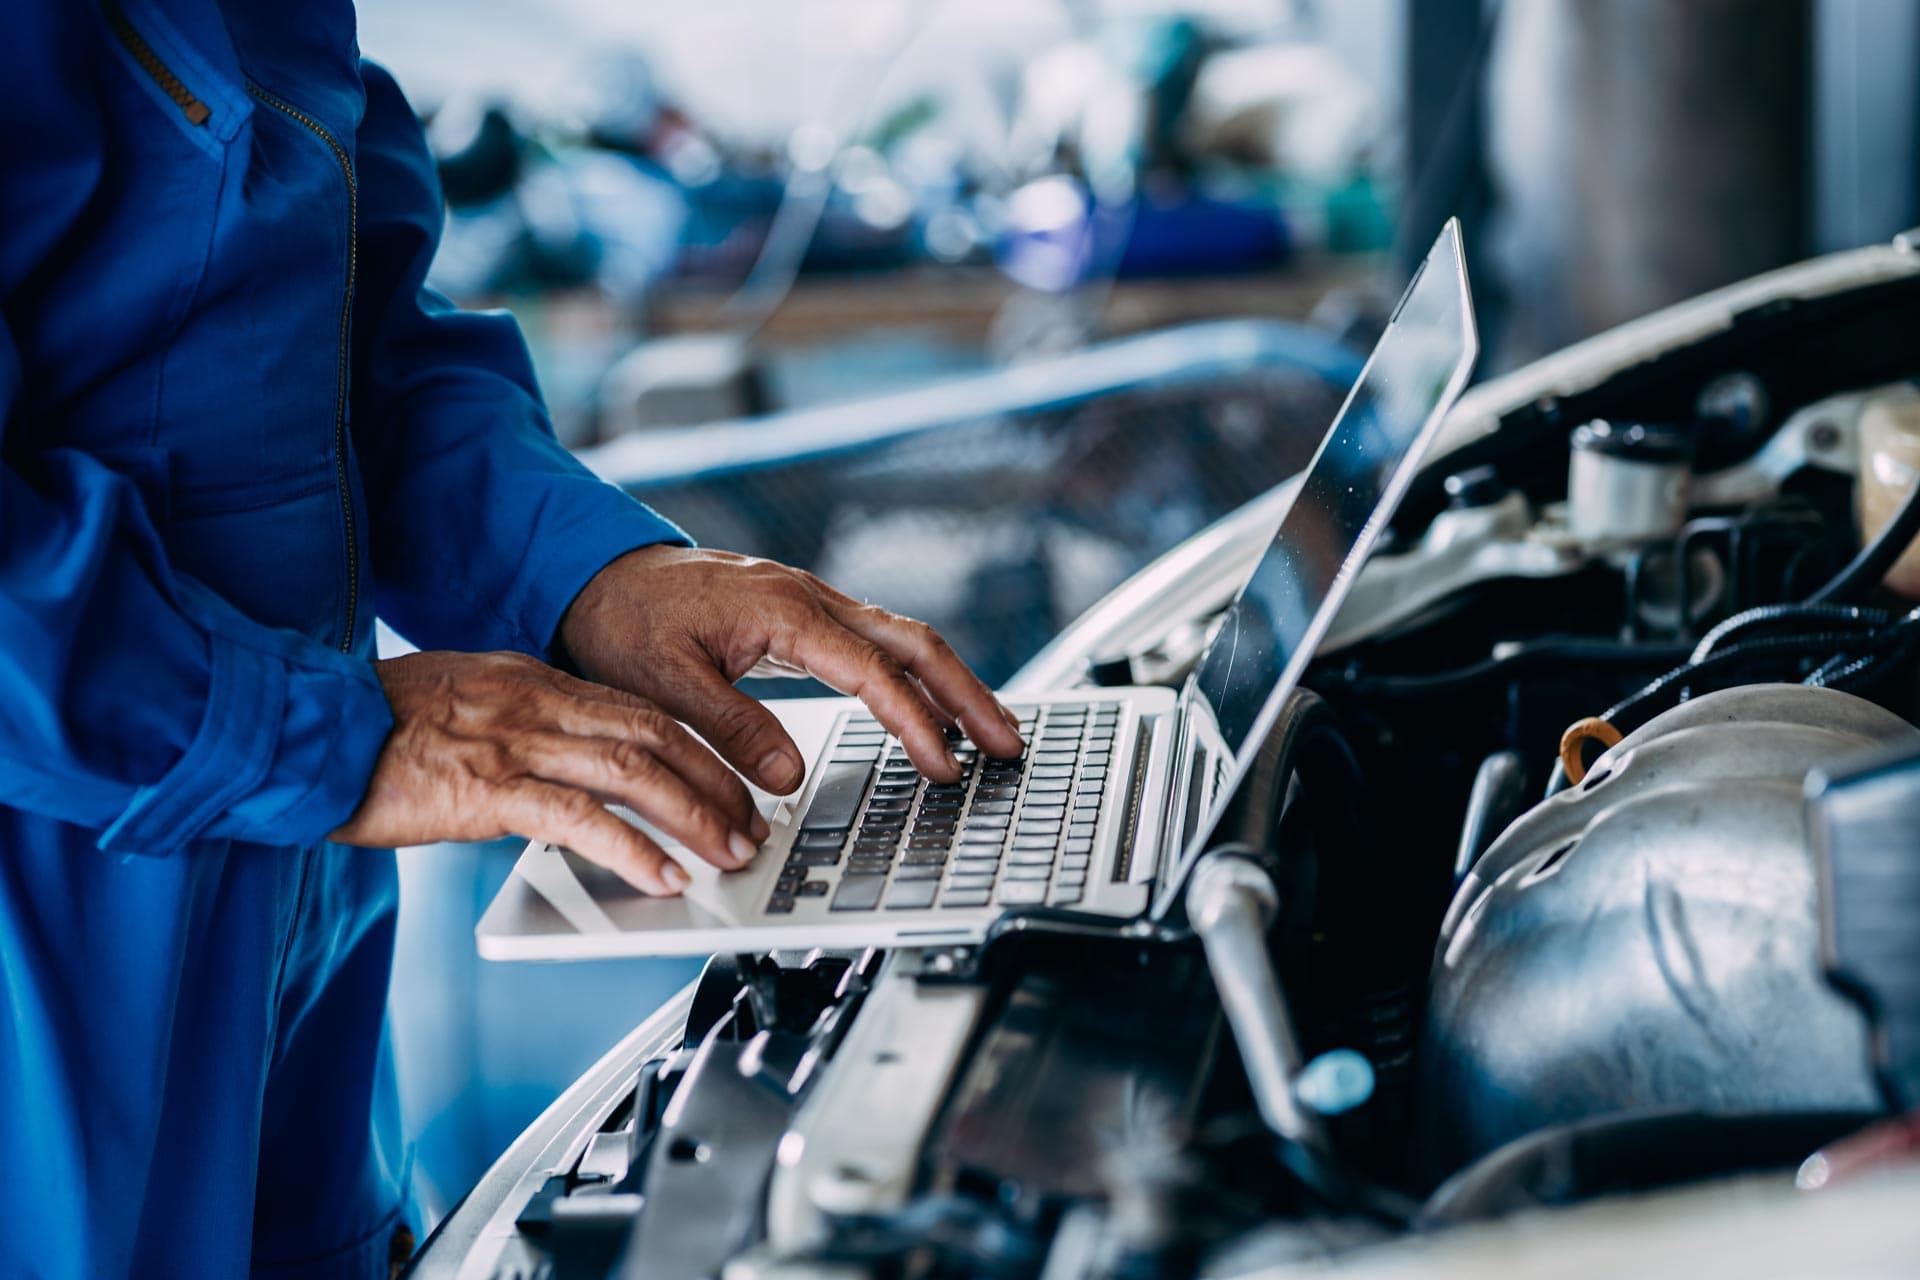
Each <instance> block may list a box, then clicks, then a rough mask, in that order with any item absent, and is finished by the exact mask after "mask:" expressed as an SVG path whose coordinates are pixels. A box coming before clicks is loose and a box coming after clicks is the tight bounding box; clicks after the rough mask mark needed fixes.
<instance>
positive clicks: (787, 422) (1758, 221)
mask: <svg viewBox="0 0 1920 1280" xmlns="http://www.w3.org/2000/svg"><path fill="white" fill-rule="evenodd" d="M361 47H362V50H363V52H364V53H365V54H366V56H368V57H371V58H374V59H376V60H378V61H381V62H383V63H385V64H386V65H388V66H389V67H390V68H391V69H392V70H394V72H395V73H396V74H397V75H398V76H399V78H400V80H401V83H402V84H403V85H404V86H406V87H407V89H408V90H409V93H410V95H411V96H412V99H413V102H414V105H415V107H416V109H417V110H419V111H420V112H421V114H422V116H423V117H424V118H426V119H427V121H428V124H429V136H430V139H431V141H432V143H433V145H434V147H435V150H436V153H437V155H438V157H439V159H440V163H441V170H442V180H443V185H444V188H445V192H446V196H447V203H448V225H447V231H446V238H445V241H444V243H443V246H442V250H441V253H440V257H439V259H438V260H437V263H436V266H435V271H434V277H433V283H434V284H435V285H436V286H437V287H438V288H440V289H441V290H443V291H444V292H446V293H448V294H449V295H450V296H452V297H454V298H455V299H457V300H458V301H460V302H462V303H465V304H467V305H474V306H504V307H507V308H510V309H511V310H513V311H514V312H515V313H516V314H517V315H518V316H519V318H520V320H521V322H522V324H523V326H524V328H525V330H526V332H527V336H528V340H529V342H530V344H531V346H532V348H533V351H534V355H535V359H536V362H537V363H538V365H539V367H540V370H541V374H542V378H543V382H544V385H545V388H546V392H547V395H548V398H549V401H550V403H551V408H552V412H553V418H554V424H555V428H556V430H557V431H558V433H559V434H560V436H561V438H562V439H563V440H564V441H565V442H566V443H568V444H569V445H570V446H572V447H574V448H575V449H577V450H579V451H580V452H581V454H582V456H583V457H585V458H586V459H587V460H588V461H589V462H590V463H591V464H592V465H594V466H595V467H596V468H597V469H599V470H600V471H601V472H602V473H603V474H604V475H607V476H608V477H609V478H611V479H614V480H616V481H618V482H620V483H623V484H625V485H627V486H628V487H629V488H631V489H632V490H633V491H634V492H636V493H637V494H639V495H640V496H641V497H643V498H645V499H646V500H647V501H649V502H651V503H653V504H654V505H655V506H657V507H658V508H659V509H660V510H662V511H663V512H665V513H666V514H667V515H669V516H671V517H672V518H674V519H676V520H678V521H680V522H681V523H682V524H683V525H684V526H685V527H686V528H687V529H688V530H689V531H690V532H692V533H693V534H694V535H695V536H696V537H698V538H699V539H700V540H701V541H703V542H706V543H709V544H712V545H718V546H726V547H731V548H734V549H738V550H743V551H751V552H755V553H759V554H766V555H772V556H777V557H780V558H782V559H785V560H788V561H790V562H793V563H798V564H801V565H804V566H805V567H807V568H810V569H814V570H815V571H817V572H820V573H822V574H823V575H826V576H828V577H830V578H832V579H833V580H834V581H836V582H837V583H838V584H839V585H841V586H842V587H844V588H845V589H847V590H849V591H851V592H853V593H855V594H858V595H863V596H866V597H869V598H872V599H874V600H876V601H879V602H881V603H884V604H886V605H888V606H889V607H892V608H896V609H900V610H903V611H907V612H912V613H915V614H918V615H919V616H922V617H925V618H927V619H928V620H929V621H932V622H934V623H936V624H937V625H939V626H940V627H941V628H942V629H943V630H944V631H946V632H947V633H948V635H949V636H950V638H951V639H953V640H954V642H955V644H956V646H957V647H958V648H959V649H960V650H961V652H962V653H963V655H964V656H966V657H967V658H968V659H969V660H970V661H972V662H974V663H975V664H976V666H978V667H979V668H980V669H981V671H982V672H983V673H984V674H986V675H988V676H989V677H991V678H995V679H1000V678H1004V677H1006V676H1007V675H1009V674H1011V673H1012V672H1013V671H1014V670H1015V669H1017V668H1018V666H1019V665H1020V664H1021V663H1022V662H1024V661H1025V660H1026V659H1027V658H1029V657H1031V656H1032V655H1033V653H1034V652H1035V651H1037V650H1038V648H1039V647H1040V646H1041V645H1043V644H1044V643H1045V642H1046V641H1047V639H1048V638H1049V637H1050V636H1051V635H1052V634H1054V632H1055V631H1057V630H1058V629H1059V627H1060V626H1061V625H1063V624H1064V623H1065V622H1066V621H1068V620H1070V619H1071V618H1072V617H1073V616H1074V615H1075V614H1077V613H1078V612H1079V611H1080V610H1081V609H1083V608H1085V607H1086V606H1087V605H1088V604H1090V603H1092V602H1093V601H1094V600H1095V599H1097V598H1098V597H1099V596H1100V595H1102V594H1103V593H1104V592H1106V591H1107V590H1109V589H1110V588H1112V587H1113V586H1114V585H1116V584H1117V583H1119V582H1120V581H1121V580H1122V579H1123V578H1124V577H1125V576H1126V575H1127V574H1128V573H1130V572H1132V571H1133V570H1134V569H1137V568H1139V567H1140V566H1141V565H1143V564H1145V563H1146V562H1147V561H1149V560H1150V559H1152V558H1153V557H1154V556H1155V555H1157V554H1158V553H1159V552H1161V551H1164V550H1166V549H1167V548H1168V547H1170V546H1172V545H1173V544H1174V543H1176V542H1178V541H1179V540H1181V539H1182V538H1184V537H1186V536H1188V535H1189V534H1191V533H1193V532H1194V531H1196V530H1197V529H1199V528H1201V527H1203V526H1204V525H1206V524H1207V523H1209V522H1210V521H1212V520H1214V519H1216V518H1218V517H1219V516H1221V515H1223V514H1225V513H1226V512H1227V511H1229V510H1231V509H1232V508H1233V507H1235V506H1237V505H1239V504H1240V503H1241V502H1243V501H1245V500H1246V499H1247V498H1249V497H1251V496H1252V495H1253V494H1255V493H1258V492H1260V491H1262V490H1264V489H1265V488H1267V487H1269V486H1271V485H1272V484H1274V483H1275V482H1277V481H1278V480H1279V479H1281V478H1283V477H1284V476H1285V475H1287V474H1289V473H1290V472H1291V471H1292V470H1294V469H1296V468H1297V467H1298V466H1299V465H1300V463H1301V462H1303V461H1304V459H1305V457H1306V455H1307V453H1308V452H1310V451H1311V449H1312V447H1313V446H1314V444H1315V443H1317V441H1318V438H1319V435H1320V432H1321V430H1322V429H1323V428H1324V426H1325V424H1326V422H1327V421H1328V420H1329V418H1330V416H1331V414H1332V412H1333V410H1334V409H1335V408H1336V407H1337V405H1338V402H1339V399H1340V396H1341V393H1342V391H1343V390H1344V388H1345V386H1346V384H1347V383H1348V381H1350V380H1351V378H1352V376H1353V375H1354V373H1355V372H1356V370H1357V361H1356V358H1355V355H1354V353H1355V352H1364V351H1365V350H1366V348H1367V346H1368V345H1369V342H1370V340H1371V336H1372V333H1373V332H1374V331H1375V329H1376V328H1377V326H1378V325H1379V324H1380V322H1381V319H1382V317H1381V313H1380V309H1381V306H1382V301H1383V299H1386V300H1390V299H1391V298H1392V296H1393V295H1394V294H1395V293H1397V291H1398V289H1399V287H1400V285H1401V283H1402V280H1403V277H1402V275H1401V271H1402V268H1403V266H1404V265H1405V264H1407V263H1409V262H1410V261H1411V260H1412V259H1414V258H1416V257H1417V256H1418V255H1419V254H1420V253H1421V252H1422V251H1423V250H1424V248H1425V246H1426V245H1427V243H1428V242H1429V241H1430V240H1431V238H1432V236H1433V234H1434V232H1435V231H1436V230H1437V228H1438V226H1439V224H1440V223H1441V222H1442V221H1443V220H1444V219H1445V218H1446V217H1447V216H1449V215H1454V214H1457V215H1459V216H1461V217H1462V218H1463V220H1464V221H1465V222H1466V224H1467V228H1468V238H1469V243H1470V245H1471V246H1473V253H1474V257H1475V259H1476V261H1475V263H1474V268H1475V279H1476V288H1477V289H1478V291H1479V295H1480V296H1479V297H1478V299H1477V301H1478V304H1479V307H1480V311H1481V320H1482V324H1483V328H1484V329H1485V331H1486V334H1487V336H1488V338H1489V340H1490V341H1489V351H1488V356H1487V358H1486V359H1485V360H1484V361H1483V365H1482V374H1483V375H1484V374H1487V373H1493V372H1498V371H1499V370H1500V369H1502V368H1507V367H1512V366H1513V365H1516V364H1518V363H1522V362H1524V361H1525V360H1527V359H1530V358H1532V357H1533V356H1536V355H1539V354H1541V353H1543V352H1546V351H1551V350H1553V349H1555V348H1557V347H1560V346H1563V345H1565V344H1566V343H1567V342H1570V341H1573V340H1575V339H1577V338H1579V337H1582V336H1584V335H1586V334H1590V333H1593V332H1597V331H1599V330H1601V329H1604V328H1606V327H1608V326H1609V325H1612V324H1614V323H1617V322H1620V321H1623V320H1626V319H1629V318H1632V317H1634V316H1638V315H1641V314H1644V313H1645V312H1647V311H1650V310H1652V309H1654V308H1657V307H1659V306H1662V305H1664V304H1666V303H1669V302H1673V301H1677V300H1680V299H1683V298H1686V297H1690V296H1693V295H1695V294H1698V293H1700V292H1702V291H1704V290H1706V289H1709V288H1712V287H1714V286H1716V285H1719V284H1723V283H1727V282H1730V281H1733V280H1737V279H1740V278H1742V277H1745V276H1749V275H1752V274H1755V273H1756V272H1759V271H1763V270H1767V269H1769V268H1772V267H1775V266H1779V265H1782V264H1785V263H1788V262H1792V261H1795V260H1797V259H1800V258H1804V257H1807V256H1810V255H1812V254H1814V253H1818V252H1823V251H1827V250H1832V249H1839V248H1846V247H1851V246H1854V245H1858V244H1863V243H1868V242H1871V241H1875V240H1881V239H1885V238H1887V237H1889V236H1891V235H1893V234H1895V233H1896V232H1898V231H1900V230H1902V229H1903V228H1906V227H1910V226H1913V225H1914V224H1915V223H1920V105H1917V104H1920V0H1689V2H1688V3H1686V4H1678V3H1672V2H1671V0H1508V2H1507V3H1504V4H1502V3H1497V2H1496V0H1317V2H1313V0H1297V2H1293V3H1289V2H1287V0H1187V2H1186V3H1178V4H1175V3H1163V2H1161V0H1126V2H1122V0H1057V2H1054V0H805V3H780V2H778V0H706V2H705V3H703V4H700V5H680V4H666V3H650V2H648V0H620V2H619V3H614V2H612V0H363V2H362V5H361ZM384 640H385V642H386V643H387V644H388V645H389V646H390V647H391V646H394V645H398V644H399V643H400V642H399V641H398V640H397V638H394V637H391V636H388V637H384ZM775 691H780V692H800V691H803V690H798V689H791V690H769V692H775ZM517 851H518V850H517V847H516V846H515V845H514V844H513V843H512V842H502V843H498V844H493V845H486V846H478V847H464V846H439V847H435V848H431V849H421V850H410V851H407V852H406V853H405V854H404V856H403V859H402V864H401V865H402V875H403V881H404V884H405V896H404V905H403V912H402V936H401V944H400V948H401V954H400V957H399V960H398V963H397V966H396V974H395V979H394V1001H393V1018H394V1048H395V1053H396V1056H397V1060H398V1064H399V1068H400V1073H401V1082H402V1093H403V1099H402V1101H403V1109H404V1111H405V1114H406V1117H407V1122H408V1126H409V1128H410V1129H411V1131H412V1132H413V1133H414V1134H415V1135H416V1137H417V1146H416V1163H415V1177H416V1184H417V1187H418V1190H419V1192H420V1195H421V1199H422V1205H423V1207H424V1208H425V1210H426V1211H427V1213H428V1215H429V1216H430V1217H434V1216H438V1215H439V1214H440V1213H442V1212H444V1211H445V1209H446V1208H447V1207H449V1206H450V1205H451V1204H452V1203H453V1202H454V1201H455V1200H457V1199H458V1197H459V1196H460V1195H461V1194H462V1192H463V1191H464V1190H465V1188H466V1187H467V1186H468V1185H470V1184H471V1183H472V1182H473V1181H474V1180H475V1179H476V1178H477V1177H478V1176H479V1175H480V1173H481V1172H483V1171H484V1170H485V1168H486V1167H487V1165H488V1164H489V1163H490V1162H491V1161H492V1160H493V1158H494V1157H495V1156H497V1155H498V1154H499V1152H500V1151H501V1150H502V1149H504V1147H505V1146H506V1144H507V1143H508V1142H510V1141H511V1140H512V1138H513V1137H514V1136H515V1135H516V1134H517V1133H518V1132H519V1131H520V1130H521V1128H523V1127H524V1126H525V1125H526V1123H527V1122H528V1121H530V1120H531V1119H532V1118H533V1116H534V1115H536V1114H537V1113H538V1112H539V1111H540V1109H541V1108H542V1107H544V1105H545V1104H546V1103H547V1102H548V1101H550V1100H551V1099H552V1098H553V1096H554V1095H555V1094H556V1093H557V1092H558V1091H559V1090H560V1089H561V1088H562V1087H563V1086H564V1085H565V1084H566V1083H568V1082H569V1081H570V1080H572V1079H573V1077H574V1076H576V1075H577V1074H578V1073H579V1072H580V1071H581V1070H582V1069H584V1068H585V1067H586V1066H587V1065H588V1064H589V1063H591V1062H592V1061H593V1059H594V1058H596V1057H597V1056H598V1055H599V1054H600V1053H602V1052H603V1051H604V1050H605V1049H606V1048H608V1047H609V1046H610V1045H611V1044H612V1043H613V1042H614V1041H615V1040H616V1039H617V1038H618V1037H619V1036H620V1035H622V1034H624V1033H625V1032H626V1031H628V1030H630V1029H631V1028H632V1026H633V1025H634V1024H635V1023H636V1022H637V1021H638V1020H639V1019H641V1018H642V1017H644V1016H645V1014H646V1013H647V1012H649V1011H650V1010H651V1009H652V1008H653V1007H654V1006H655V1005H657V1004H658V1003H659V1002H660V1001H661V1000H663V999H664V998H665V997H666V996H667V995H668V994H669V993H670V992H671V991H673V990H674V989H676V988H677V987H679V986H680V985H681V984H682V983H684V982H685V981H686V980H687V979H688V978H690V977H691V976H692V974H693V972H694V971H695V966H692V965H688V964H682V963H668V962H646V963H641V962H634V963H601V964H582V965H565V966H497V965H482V964H480V963H479V962H478V961H477V960H476V959H474V957H473V947H472V936H471V931H472V927H473V924H474V922H475V920H477V918H478V916H479V913H480V912H481V910H482V909H483V908H484V907H485V905H486V903H487V901H488V900H489V898H490V897H491V895H492V893H493V891H494V890H495V889H496V888H497V887H498V885H499V884H500V882H501V881H502V879H503V878H504V877H505V875H506V874H507V870H508V868H509V867H510V866H511V863H512V860H513V858H514V856H515V855H516V853H517Z"/></svg>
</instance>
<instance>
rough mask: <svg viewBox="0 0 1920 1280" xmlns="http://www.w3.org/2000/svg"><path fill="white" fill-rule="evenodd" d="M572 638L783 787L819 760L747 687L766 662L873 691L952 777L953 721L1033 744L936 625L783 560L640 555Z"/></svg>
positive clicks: (601, 586) (589, 666) (768, 782)
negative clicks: (803, 750) (809, 758)
mask: <svg viewBox="0 0 1920 1280" xmlns="http://www.w3.org/2000/svg"><path fill="white" fill-rule="evenodd" d="M560 643H561V646H562V647H563V648H564V650H565V655H566V657H568V658H569V659H570V660H571V661H572V663H573V664H574V666H575V667H576V669H577V670H578V671H579V672H580V674H581V675H583V676H585V677H586V678H588V679H589V680H593V681H597V682H598V683H601V684H605V685H610V686H612V687H613V688H616V689H624V690H626V691H627V692H629V693H634V694H638V695H640V696H641V697H643V698H646V699H648V700H650V701H651V702H653V703H654V704H656V705H657V706H660V707H662V708H664V709H665V710H667V711H668V712H669V713H671V714H672V715H674V716H675V717H677V718H678V719H680V720H681V721H683V722H684V723H686V724H687V725H688V726H690V727H691V728H692V729H693V730H694V731H695V732H697V733H699V734H700V736H701V737H703V738H705V739H706V740H707V741H708V742H709V743H711V744H712V745H713V747H714V749H715V750H717V751H718V752H719V753H720V755H721V756H722V757H724V758H725V759H726V761H727V762H728V763H729V764H731V765H732V766H733V767H734V768H735V769H738V770H739V771H740V772H741V773H742V774H743V775H745V776H746V777H747V778H748V779H749V780H751V781H753V782H755V783H757V784H759V785H760V786H761V787H762V788H764V789H766V790H767V791H770V792H772V793H774V794H775V795H787V794H789V793H791V792H792V791H793V790H794V789H796V788H797V787H798V786H799V785H800V783H801V781H802V780H803V779H804V778H805V776H806V774H805V770H806V765H805V763H804V761H803V760H802V759H801V756H800V752H799V750H798V748H796V747H795V746H794V744H793V739H792V738H790V737H788V736H787V732H786V730H784V729H782V728H781V727H780V722H779V720H777V719H776V718H775V717H774V715H773V713H772V712H770V711H768V710H767V709H766V708H765V707H763V706H761V705H760V704H759V703H758V702H755V701H754V700H753V699H752V698H749V697H747V696H746V695H745V694H743V693H741V692H740V691H739V690H738V689H736V688H734V687H733V683H734V681H736V680H738V679H740V678H741V677H742V676H745V675H747V674H749V673H750V672H753V671H754V670H755V669H756V668H758V669H761V670H773V671H777V672H778V673H780V674H785V675H810V676H813V677H814V678H815V679H817V680H819V681H820V682H821V683H823V684H826V685H828V686H830V687H832V688H834V689H838V690H839V691H840V692H842V693H845V694H851V695H852V696H854V697H857V698H859V699H860V700H861V701H863V702H865V703H866V704H867V706H868V707H869V708H870V709H871V710H872V712H873V714H874V716H875V717H876V718H878V719H879V721H880V723H881V724H883V725H885V726H886V728H887V730H888V732H890V733H892V734H893V735H894V736H895V737H897V738H899V739H900V741H901V743H902V744H903V745H904V746H905V747H906V750H907V755H908V757H909V758H910V759H911V760H912V761H913V763H914V766H915V767H916V768H918V769H919V770H920V772H921V773H923V774H925V775H926V776H927V777H929V778H933V779H935V780H938V781H947V782H950V781H953V780H954V779H956V778H958V777H959V776H960V767H959V764H958V762H957V761H955V759H954V757H953V753H952V751H951V750H950V749H949V748H948V745H947V739H946V735H945V733H944V732H943V730H944V728H945V727H948V726H957V727H959V728H960V729H961V730H962V731H963V732H965V733H966V735H967V737H969V738H971V739H972V740H973V741H974V743H975V744H977V745H978V746H979V747H980V749H981V750H982V751H984V752H986V753H987V754H988V755H995V756H1017V755H1019V754H1020V752H1021V751H1022V750H1023V749H1024V744H1023V743H1022V742H1021V740H1020V733H1019V722H1018V721H1017V720H1016V719H1015V718H1014V717H1013V715H1012V713H1011V712H1009V711H1008V710H1007V709H1006V708H1005V707H1004V706H1002V705H1001V704H1000V702H999V701H998V700H997V699H996V698H995V697H994V696H993V694H992V693H991V692H990V691H988V689H987V687H986V686H985V685H984V684H982V683H981V682H980V680H979V678H978V677H976V676H975V675H974V674H973V673H972V672H971V671H969V670H968V669H967V666H966V664H965V663H963V662H962V661H961V660H960V659H959V657H958V656H957V655H956V654H955V653H954V652H953V650H952V649H951V648H950V647H948V645H947V642H946V641H944V640H942V639H941V638H940V636H939V635H938V634H937V633H936V632H935V631H934V630H933V628H931V627H929V626H927V625H926V624H925V623H922V622H915V621H913V620H912V619H910V618H903V617H901V616H900V615H898V614H894V613H889V612H887V611H886V610H885V609H880V608H876V607H875V606H873V605H868V604H861V603H860V602H859V601H857V600H854V599H852V598H850V597H848V596H845V595H843V594H841V593H840V592H838V591H835V590H834V589H833V588H832V587H829V586H828V585H827V584H826V583H824V582H822V581H820V579H818V578H816V577H814V576H813V575H812V574H810V573H805V572H802V571H801V570H798V569H790V568H787V567H786V566H785V565H781V564H775V563H773V562H772V561H769V560H755V559H751V558H749V557H747V556H739V555H733V554H731V553H729V552H725V551H706V550H695V549H688V548H684V547H669V546H654V547H643V548H641V549H640V550H638V551H631V552H628V553H627V554H626V555H624V556H622V557H620V558H619V559H618V560H615V561H614V562H613V563H612V564H610V565H608V566H607V567H606V568H605V569H602V570H601V571H600V572H599V574H597V575H596V576H595V577H594V578H593V580H592V581H591V582H589V583H588V584H587V585H586V587H585V589H583V590H582V591H581V592H580V595H579V596H578V597H577V598H576V599H575V600H574V602H573V604H572V605H571V606H570V607H569V608H568V610H567V614H566V617H565V618H563V619H562V620H561V623H560Z"/></svg>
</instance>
